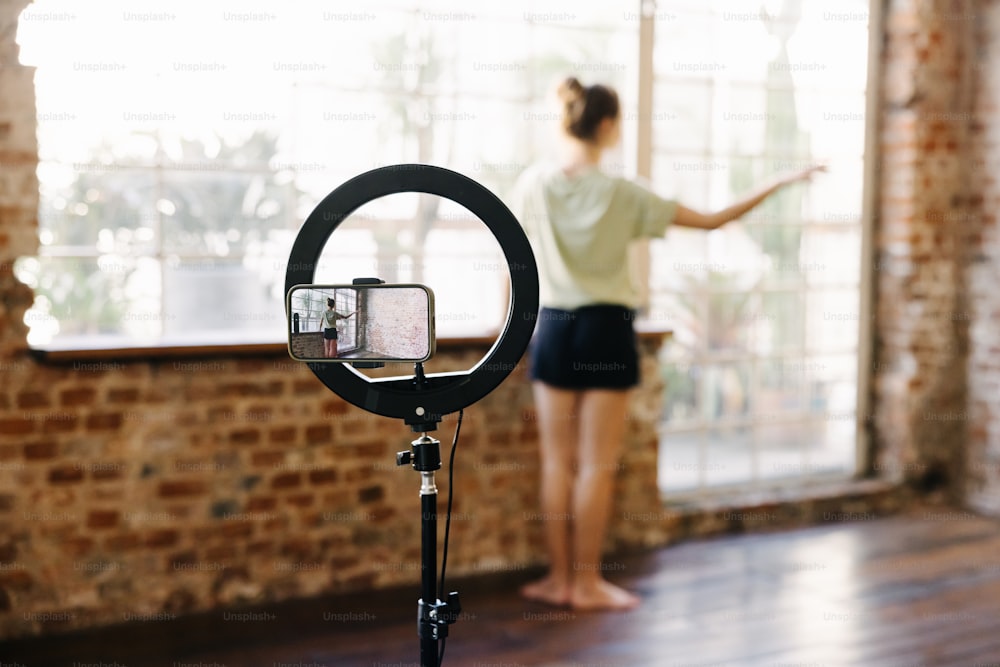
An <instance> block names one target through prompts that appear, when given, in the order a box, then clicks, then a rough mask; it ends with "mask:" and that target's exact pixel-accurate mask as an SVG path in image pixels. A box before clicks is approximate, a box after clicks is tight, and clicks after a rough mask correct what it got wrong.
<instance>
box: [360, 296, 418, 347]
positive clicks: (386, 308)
mask: <svg viewBox="0 0 1000 667" xmlns="http://www.w3.org/2000/svg"><path fill="white" fill-rule="evenodd" d="M363 295H364V296H363V297H362V298H363V299H364V301H363V302H362V306H361V308H362V310H361V311H360V312H359V317H361V316H363V319H362V321H361V322H359V323H358V326H359V327H361V328H362V329H363V330H364V332H365V348H366V350H368V351H370V352H372V353H373V354H374V355H375V356H377V357H385V358H395V359H421V358H423V357H425V356H427V353H428V352H429V351H430V350H429V348H428V341H429V340H430V331H429V329H430V326H429V324H428V315H427V314H428V297H427V295H426V294H425V293H424V291H423V290H420V289H413V288H407V289H403V290H396V289H368V290H365V291H364V293H363Z"/></svg>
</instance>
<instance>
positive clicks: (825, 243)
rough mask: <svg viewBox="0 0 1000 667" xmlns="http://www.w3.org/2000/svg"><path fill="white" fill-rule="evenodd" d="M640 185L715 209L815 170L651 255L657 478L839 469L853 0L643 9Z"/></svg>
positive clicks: (853, 165)
mask: <svg viewBox="0 0 1000 667" xmlns="http://www.w3.org/2000/svg"><path fill="white" fill-rule="evenodd" d="M659 4H660V6H661V10H663V9H667V8H669V9H670V11H669V12H667V11H661V10H658V13H657V16H656V19H657V20H656V23H655V35H656V40H655V45H654V49H653V52H654V53H653V60H654V65H653V72H654V76H655V81H654V84H653V89H654V91H653V96H654V100H655V103H654V113H653V115H652V117H653V139H654V147H653V160H652V173H651V176H652V179H653V181H654V183H656V184H657V185H658V186H660V187H664V188H671V189H672V192H673V193H674V194H675V195H676V196H677V197H679V198H680V199H682V200H683V201H685V202H686V203H689V204H690V205H692V206H694V207H696V208H698V207H700V208H704V209H711V208H719V207H721V206H723V205H725V204H726V203H727V202H728V201H731V200H732V199H734V198H735V197H736V196H737V195H739V194H741V193H744V192H747V191H748V190H749V189H750V188H751V187H753V186H755V185H757V184H760V183H763V182H764V181H765V180H766V179H768V178H770V177H771V176H773V175H775V174H778V173H782V172H788V171H792V170H796V169H799V168H802V167H804V166H807V165H810V164H817V163H822V164H826V165H827V166H828V170H829V171H828V173H827V174H825V175H823V176H822V177H820V178H817V179H816V180H815V182H814V183H813V184H811V185H810V186H808V187H795V188H793V189H789V190H786V191H784V192H782V193H780V194H779V195H777V196H776V197H774V198H772V199H771V200H769V201H768V202H766V203H765V205H764V206H762V207H760V208H759V209H757V210H756V211H754V212H753V213H751V214H750V215H748V216H746V217H745V218H744V219H743V220H742V221H740V222H739V223H735V224H731V225H727V226H726V227H725V228H723V229H721V230H717V231H714V232H710V233H708V234H704V233H700V232H688V231H686V230H679V229H678V230H671V231H670V232H669V234H668V238H667V242H666V243H658V244H653V245H652V248H651V253H652V261H651V267H652V268H651V276H650V279H651V290H652V294H653V299H652V308H651V311H650V318H651V319H652V320H654V321H663V322H665V323H667V325H668V326H670V328H671V329H673V331H674V337H673V340H672V341H671V342H670V344H668V345H667V346H666V348H665V349H664V350H663V364H662V366H661V370H662V374H663V380H664V382H665V384H666V400H665V407H664V415H663V422H662V438H661V443H662V444H661V452H660V468H661V469H660V479H661V486H662V487H663V488H664V489H665V490H666V491H667V492H670V493H674V494H677V493H694V492H703V491H707V490H711V489H718V488H725V487H727V486H733V485H738V486H747V485H751V486H757V487H759V486H764V485H773V484H776V483H785V482H796V483H801V482H809V481H811V480H815V479H817V478H821V477H824V476H829V475H834V476H849V475H851V474H853V472H854V466H855V423H856V422H855V420H856V405H857V396H856V393H857V383H858V331H859V321H860V312H859V294H860V289H859V288H860V279H861V264H860V259H859V258H860V257H861V241H862V234H863V229H862V222H861V220H862V216H861V207H862V183H863V173H862V169H863V152H864V133H865V127H866V124H865V115H866V114H865V104H866V97H865V86H866V77H867V66H868V63H867V45H868V7H867V3H866V2H850V1H841V0H836V1H834V0H808V1H804V0H786V1H784V2H765V3H763V4H759V5H753V6H752V7H750V6H749V5H747V4H746V3H742V2H737V1H729V0H715V1H714V2H686V3H659Z"/></svg>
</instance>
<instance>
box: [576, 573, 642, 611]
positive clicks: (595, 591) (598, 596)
mask: <svg viewBox="0 0 1000 667" xmlns="http://www.w3.org/2000/svg"><path fill="white" fill-rule="evenodd" d="M640 601H641V600H640V599H639V596H638V595H635V594H633V593H629V592H628V591H627V590H625V589H624V588H620V587H618V586H615V585H614V584H612V583H611V582H610V581H605V580H604V579H598V580H597V581H595V582H588V583H587V584H577V585H576V586H574V587H573V589H572V590H571V591H570V596H569V604H570V606H571V607H573V609H579V610H580V611H600V610H607V611H627V610H629V609H635V608H636V607H637V606H639V603H640Z"/></svg>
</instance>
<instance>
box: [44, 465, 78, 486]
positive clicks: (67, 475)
mask: <svg viewBox="0 0 1000 667" xmlns="http://www.w3.org/2000/svg"><path fill="white" fill-rule="evenodd" d="M82 480H83V467H82V466H80V465H79V464H78V463H68V464H63V465H57V466H55V467H53V468H49V481H50V482H52V483H53V484H75V483H76V482H79V481H82Z"/></svg>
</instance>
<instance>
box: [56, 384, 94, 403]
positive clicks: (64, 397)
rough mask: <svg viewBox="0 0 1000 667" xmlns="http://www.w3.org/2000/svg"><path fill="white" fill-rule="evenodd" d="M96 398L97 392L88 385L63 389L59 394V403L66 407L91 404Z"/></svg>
mask: <svg viewBox="0 0 1000 667" xmlns="http://www.w3.org/2000/svg"><path fill="white" fill-rule="evenodd" d="M96 398H97V392H96V391H95V390H93V389H90V388H88V387H77V388H74V389H64V390H63V391H62V392H60V394H59V403H60V405H63V406H65V407H67V408H73V407H79V406H85V405H92V404H93V403H94V401H95V399H96Z"/></svg>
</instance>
